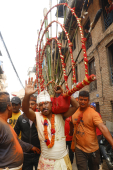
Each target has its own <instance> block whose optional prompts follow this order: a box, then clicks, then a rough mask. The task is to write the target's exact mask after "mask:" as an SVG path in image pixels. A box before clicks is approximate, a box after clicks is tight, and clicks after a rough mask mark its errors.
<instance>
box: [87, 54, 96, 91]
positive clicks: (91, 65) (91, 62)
mask: <svg viewBox="0 0 113 170" xmlns="http://www.w3.org/2000/svg"><path fill="white" fill-rule="evenodd" d="M88 64H89V75H91V74H94V75H96V68H95V59H94V57H93V58H92V59H91V60H89V63H88ZM89 87H90V92H91V91H94V90H97V80H95V81H93V82H91V83H90V85H89Z"/></svg>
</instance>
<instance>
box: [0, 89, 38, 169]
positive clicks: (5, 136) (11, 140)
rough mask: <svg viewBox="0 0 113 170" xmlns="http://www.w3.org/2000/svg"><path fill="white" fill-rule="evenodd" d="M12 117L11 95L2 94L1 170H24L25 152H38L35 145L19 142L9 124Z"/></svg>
mask: <svg viewBox="0 0 113 170" xmlns="http://www.w3.org/2000/svg"><path fill="white" fill-rule="evenodd" d="M11 116H12V104H11V102H10V98H9V94H8V93H7V92H0V170H6V169H9V170H10V168H11V169H12V170H13V169H14V170H22V164H23V150H24V152H27V151H30V150H33V151H34V152H38V149H37V148H36V147H33V145H31V144H27V143H25V142H22V141H21V140H18V138H17V135H16V133H15V131H14V130H13V128H12V127H11V126H10V125H9V124H8V123H7V119H8V118H10V117H11ZM19 143H20V144H19ZM20 145H21V146H20ZM21 147H22V148H21ZM22 149H23V150H22Z"/></svg>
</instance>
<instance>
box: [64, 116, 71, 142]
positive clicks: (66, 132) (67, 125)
mask: <svg viewBox="0 0 113 170" xmlns="http://www.w3.org/2000/svg"><path fill="white" fill-rule="evenodd" d="M70 121H71V116H70V117H68V118H67V119H66V120H65V136H66V141H72V137H73V136H70V135H69V131H70V125H69V122H70Z"/></svg>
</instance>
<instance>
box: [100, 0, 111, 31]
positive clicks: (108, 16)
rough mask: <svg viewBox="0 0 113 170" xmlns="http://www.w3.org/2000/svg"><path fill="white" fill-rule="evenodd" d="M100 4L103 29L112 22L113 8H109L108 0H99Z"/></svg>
mask: <svg viewBox="0 0 113 170" xmlns="http://www.w3.org/2000/svg"><path fill="white" fill-rule="evenodd" d="M100 3H101V6H102V10H103V17H104V26H105V30H106V29H107V28H108V27H109V26H110V25H111V24H112V23H113V10H112V7H111V8H110V4H109V3H108V0H104V1H103V0H101V2H100Z"/></svg>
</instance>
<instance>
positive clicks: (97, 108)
mask: <svg viewBox="0 0 113 170" xmlns="http://www.w3.org/2000/svg"><path fill="white" fill-rule="evenodd" d="M95 103H96V111H97V112H98V113H100V106H99V102H95Z"/></svg>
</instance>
